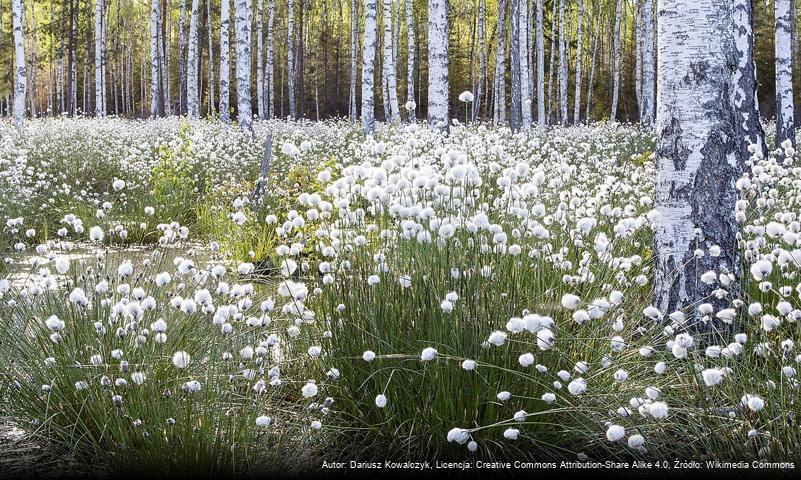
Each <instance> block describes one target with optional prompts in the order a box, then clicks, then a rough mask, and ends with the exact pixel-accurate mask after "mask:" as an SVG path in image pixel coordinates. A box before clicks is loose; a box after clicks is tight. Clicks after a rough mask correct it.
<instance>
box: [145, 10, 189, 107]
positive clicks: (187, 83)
mask: <svg viewBox="0 0 801 480" xmlns="http://www.w3.org/2000/svg"><path fill="white" fill-rule="evenodd" d="M154 1H157V0H154ZM199 17H200V1H199V0H192V14H191V18H190V20H189V49H188V51H187V75H186V108H187V114H188V115H189V118H198V117H200V98H199V97H200V93H199V92H198V75H199V72H198V55H197V47H198V18H199Z"/></svg>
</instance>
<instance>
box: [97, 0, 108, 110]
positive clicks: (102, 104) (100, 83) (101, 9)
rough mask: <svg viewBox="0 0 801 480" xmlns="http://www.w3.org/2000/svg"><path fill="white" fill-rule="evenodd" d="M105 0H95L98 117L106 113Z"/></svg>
mask: <svg viewBox="0 0 801 480" xmlns="http://www.w3.org/2000/svg"><path fill="white" fill-rule="evenodd" d="M105 12H106V7H105V0H96V2H95V114H96V115H97V116H99V117H104V116H105V115H106V99H105V96H106V95H105V92H106V84H105V82H104V79H105V77H104V75H103V67H104V65H105V63H106V46H105V40H104V38H103V23H104V22H103V16H104V15H105Z"/></svg>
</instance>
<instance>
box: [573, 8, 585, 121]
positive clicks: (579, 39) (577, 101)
mask: <svg viewBox="0 0 801 480" xmlns="http://www.w3.org/2000/svg"><path fill="white" fill-rule="evenodd" d="M583 27H584V0H578V28H577V31H576V93H575V98H574V100H573V124H574V125H578V124H579V122H580V121H581V78H582V77H581V74H582V72H581V66H582V63H581V60H582V58H583V57H582V55H583V49H582V47H583V46H584V44H583V40H584V37H583V36H582V33H583Z"/></svg>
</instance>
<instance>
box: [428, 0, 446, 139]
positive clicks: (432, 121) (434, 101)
mask: <svg viewBox="0 0 801 480" xmlns="http://www.w3.org/2000/svg"><path fill="white" fill-rule="evenodd" d="M448 9H449V0H428V125H429V127H430V128H433V129H437V130H445V131H447V129H448V122H449V118H448V45H449V41H448Z"/></svg>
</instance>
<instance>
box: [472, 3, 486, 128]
mask: <svg viewBox="0 0 801 480" xmlns="http://www.w3.org/2000/svg"><path fill="white" fill-rule="evenodd" d="M485 10H486V9H485V6H484V0H479V1H478V88H477V89H476V92H475V93H476V94H475V98H474V100H473V116H472V118H473V121H475V120H476V118H478V116H479V115H480V113H481V99H482V98H481V97H482V93H483V91H484V82H485V76H486V75H485V73H486V68H487V57H486V55H485V53H486V50H487V46H486V43H485V40H484V21H485V17H486V11H485Z"/></svg>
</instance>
